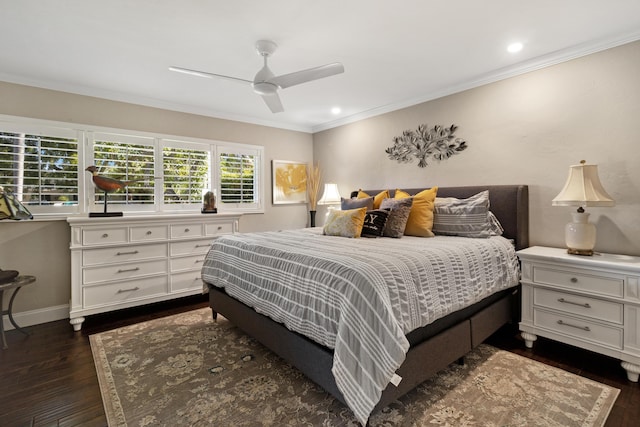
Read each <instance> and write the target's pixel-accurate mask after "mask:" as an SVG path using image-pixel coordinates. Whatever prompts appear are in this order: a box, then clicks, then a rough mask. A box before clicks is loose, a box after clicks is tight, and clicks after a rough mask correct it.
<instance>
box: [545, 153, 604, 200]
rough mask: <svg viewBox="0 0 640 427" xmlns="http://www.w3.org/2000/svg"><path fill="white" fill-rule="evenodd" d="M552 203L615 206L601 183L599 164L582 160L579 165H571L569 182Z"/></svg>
mask: <svg viewBox="0 0 640 427" xmlns="http://www.w3.org/2000/svg"><path fill="white" fill-rule="evenodd" d="M551 204H552V205H553V206H614V205H615V202H614V201H613V199H612V198H611V196H610V195H609V194H607V192H606V191H605V189H604V187H603V186H602V183H600V178H599V177H598V165H587V164H586V162H585V161H584V160H582V161H581V162H580V164H579V165H572V166H570V167H569V177H568V178H567V182H566V183H565V184H564V188H563V189H562V191H560V194H558V195H557V196H556V197H555V198H554V199H553V200H552V202H551Z"/></svg>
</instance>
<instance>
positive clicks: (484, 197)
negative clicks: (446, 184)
mask: <svg viewBox="0 0 640 427" xmlns="http://www.w3.org/2000/svg"><path fill="white" fill-rule="evenodd" d="M489 213H490V212H489V191H488V190H485V191H481V192H480V193H478V194H475V195H473V196H471V197H469V198H467V199H456V198H455V197H436V201H435V203H434V208H433V233H434V234H440V235H445V236H462V237H485V238H486V237H489V236H492V235H495V234H497V231H499V229H501V228H502V227H501V226H500V223H499V222H498V220H497V218H495V217H493V219H495V221H493V220H492V218H491V217H490V215H489ZM496 223H497V225H496ZM500 234H502V232H500Z"/></svg>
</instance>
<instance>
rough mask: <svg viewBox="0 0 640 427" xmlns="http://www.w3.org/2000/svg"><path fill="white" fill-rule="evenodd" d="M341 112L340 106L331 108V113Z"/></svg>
mask: <svg viewBox="0 0 640 427" xmlns="http://www.w3.org/2000/svg"><path fill="white" fill-rule="evenodd" d="M341 112H342V109H341V108H340V107H333V108H332V109H331V113H333V114H340V113H341Z"/></svg>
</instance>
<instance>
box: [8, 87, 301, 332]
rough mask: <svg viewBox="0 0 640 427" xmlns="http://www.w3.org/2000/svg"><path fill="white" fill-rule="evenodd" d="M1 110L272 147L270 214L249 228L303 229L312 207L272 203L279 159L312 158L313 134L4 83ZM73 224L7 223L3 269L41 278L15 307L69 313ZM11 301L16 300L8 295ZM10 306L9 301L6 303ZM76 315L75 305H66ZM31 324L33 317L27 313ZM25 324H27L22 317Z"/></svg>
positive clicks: (247, 221) (244, 225) (245, 220)
mask: <svg viewBox="0 0 640 427" xmlns="http://www.w3.org/2000/svg"><path fill="white" fill-rule="evenodd" d="M0 114H5V115H11V116H21V117H29V118H35V119H41V120H52V121H58V122H67V123H78V124H82V125H92V126H99V127H111V128H118V129H128V130H137V131H144V132H155V133H159V134H166V135H177V136H186V137H193V138H205V139H213V140H219V141H230V142H237V143H246V144H255V145H262V146H264V147H265V168H266V170H265V175H264V176H265V184H266V185H265V189H266V193H265V197H266V200H265V203H264V206H265V213H264V214H251V215H244V216H243V217H242V218H241V220H240V230H241V231H261V230H273V229H285V228H302V227H305V226H306V223H307V217H308V214H307V207H306V206H304V205H284V206H283V205H278V206H274V205H272V204H271V160H272V159H279V160H295V161H301V162H311V161H312V155H313V147H312V143H313V141H312V140H313V138H312V135H311V134H308V133H304V132H294V131H288V130H283V129H276V128H270V127H266V126H258V125H251V124H246V123H240V122H234V121H229V120H221V119H214V118H210V117H204V116H198V115H194V114H185V113H178V112H173V111H168V110H162V109H157V108H150V107H144V106H139V105H133V104H127V103H122V102H114V101H108V100H104V99H99V98H92V97H87V96H79V95H74V94H69V93H63V92H56V91H51V90H44V89H39V88H34V87H28V86H21V85H15V84H10V83H4V82H0ZM70 262H71V261H70V253H69V227H68V225H67V223H66V221H62V220H58V221H1V222H0V268H3V269H14V270H18V271H20V272H21V273H23V274H33V275H35V276H37V277H38V281H37V282H36V283H35V284H34V285H30V286H28V287H25V288H23V289H22V290H21V291H20V294H19V297H17V298H16V300H15V304H14V312H15V313H21V312H27V311H28V312H29V317H30V318H32V319H38V318H43V319H46V318H47V316H48V315H50V314H51V313H47V311H49V312H51V311H52V310H53V309H52V307H58V309H57V310H58V311H62V312H64V310H65V307H64V305H65V304H68V303H69V298H70V277H71V273H70ZM7 299H8V298H7ZM4 305H5V307H6V305H7V303H6V301H5V304H4ZM66 310H67V311H66V313H67V315H68V309H66ZM25 321H26V322H27V324H28V323H29V322H31V321H37V320H29V319H25ZM19 323H21V324H23V325H24V324H25V323H24V322H19Z"/></svg>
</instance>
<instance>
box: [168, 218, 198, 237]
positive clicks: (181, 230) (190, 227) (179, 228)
mask: <svg viewBox="0 0 640 427" xmlns="http://www.w3.org/2000/svg"><path fill="white" fill-rule="evenodd" d="M203 225H204V224H202V223H197V222H194V223H192V224H174V225H172V226H171V238H172V239H180V238H183V237H200V236H204V231H203V228H204V227H203Z"/></svg>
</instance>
